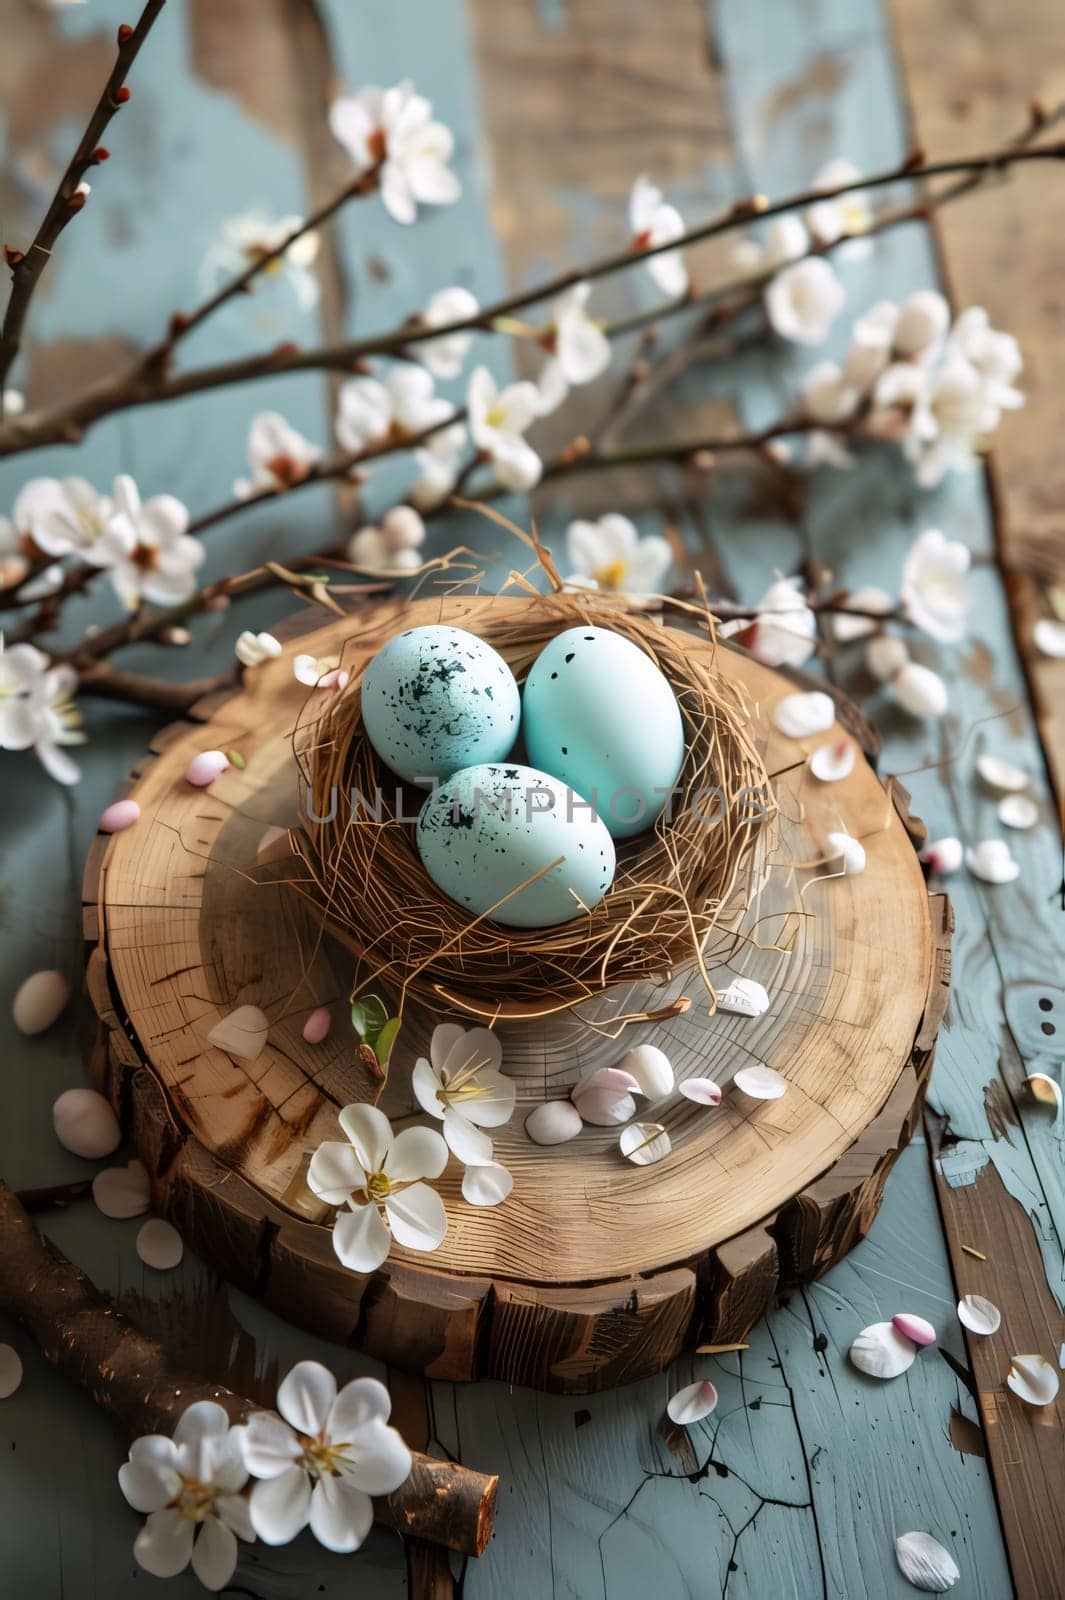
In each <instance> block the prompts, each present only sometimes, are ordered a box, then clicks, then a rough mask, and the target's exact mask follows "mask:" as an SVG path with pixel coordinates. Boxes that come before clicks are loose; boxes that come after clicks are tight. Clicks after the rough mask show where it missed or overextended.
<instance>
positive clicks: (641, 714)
mask: <svg viewBox="0 0 1065 1600" xmlns="http://www.w3.org/2000/svg"><path fill="white" fill-rule="evenodd" d="M522 723H523V727H524V732H525V748H526V750H527V751H528V754H529V760H530V761H531V762H533V763H534V764H535V765H536V766H538V767H542V768H543V770H544V771H545V772H550V773H551V774H552V776H553V777H556V778H560V779H561V780H562V782H563V783H566V784H569V785H570V787H571V788H573V789H576V790H577V793H578V794H583V795H584V796H586V798H587V799H588V800H590V801H592V802H593V803H594V804H595V807H596V810H597V811H598V813H599V815H600V816H601V817H602V819H603V821H604V822H605V823H606V825H607V827H608V828H609V829H610V832H611V833H612V834H613V836H614V838H615V839H627V838H630V837H631V836H632V835H633V834H637V833H643V832H644V830H645V829H647V828H650V827H651V826H652V825H653V824H654V822H655V821H656V820H657V818H658V816H659V814H660V813H661V811H662V809H663V807H664V806H665V803H666V797H667V796H666V791H668V790H669V789H671V788H672V787H673V785H674V784H675V783H676V781H677V778H678V776H679V774H680V769H681V766H682V764H683V762H684V723H683V720H682V718H681V714H680V707H679V706H678V705H677V697H676V695H675V694H674V693H673V690H672V688H671V687H670V685H669V683H668V681H667V680H666V678H665V677H664V676H663V675H662V673H661V672H660V671H659V669H658V667H657V666H656V665H655V663H654V662H653V661H652V660H651V658H650V656H648V655H645V654H644V652H643V651H642V650H641V649H639V648H638V646H637V645H634V644H632V643H631V641H630V640H628V639H626V638H624V637H623V636H622V635H621V634H620V633H613V632H612V631H611V630H610V629H609V628H592V627H585V628H567V630H566V632H565V633H560V634H559V635H558V636H557V637H556V638H554V639H552V640H551V642H550V644H547V645H545V646H544V648H543V649H542V650H541V651H540V654H539V655H538V656H537V658H536V660H535V661H534V662H533V665H532V668H531V670H530V672H529V677H528V680H527V682H526V684H525V695H524V702H523V710H522Z"/></svg>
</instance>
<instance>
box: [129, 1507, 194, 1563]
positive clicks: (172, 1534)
mask: <svg viewBox="0 0 1065 1600" xmlns="http://www.w3.org/2000/svg"><path fill="white" fill-rule="evenodd" d="M192 1536H193V1525H192V1523H191V1522H190V1521H189V1519H188V1518H187V1517H183V1516H182V1515H181V1512H180V1511H153V1512H152V1514H151V1516H150V1517H149V1518H148V1520H147V1522H146V1523H145V1524H144V1527H143V1528H142V1529H141V1531H140V1533H138V1535H137V1537H136V1539H135V1540H134V1542H133V1554H134V1555H135V1556H136V1558H137V1561H138V1562H139V1564H140V1565H141V1566H142V1567H143V1568H144V1570H145V1572H150V1573H151V1574H152V1577H153V1578H173V1577H176V1576H177V1574H178V1573H179V1572H183V1571H184V1570H185V1568H186V1567H187V1566H188V1564H189V1557H190V1556H191V1555H192Z"/></svg>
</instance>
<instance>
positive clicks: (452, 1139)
mask: <svg viewBox="0 0 1065 1600" xmlns="http://www.w3.org/2000/svg"><path fill="white" fill-rule="evenodd" d="M444 1138H445V1139H446V1140H447V1147H448V1149H449V1150H452V1151H454V1153H455V1155H457V1156H458V1158H459V1160H460V1161H462V1162H464V1163H465V1165H466V1166H483V1165H484V1163H485V1162H487V1161H491V1159H492V1141H491V1139H490V1138H489V1137H488V1135H487V1134H486V1133H481V1131H480V1130H479V1129H478V1128H475V1127H474V1125H473V1123H472V1122H471V1121H470V1119H469V1118H468V1117H464V1116H463V1114H462V1112H461V1111H452V1110H447V1111H445V1112H444Z"/></svg>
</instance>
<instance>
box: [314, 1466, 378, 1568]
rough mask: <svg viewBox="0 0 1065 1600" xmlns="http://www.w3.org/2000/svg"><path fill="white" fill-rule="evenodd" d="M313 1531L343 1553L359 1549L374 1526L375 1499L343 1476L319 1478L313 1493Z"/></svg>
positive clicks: (324, 1543)
mask: <svg viewBox="0 0 1065 1600" xmlns="http://www.w3.org/2000/svg"><path fill="white" fill-rule="evenodd" d="M310 1521H311V1532H312V1533H313V1534H314V1537H315V1538H316V1539H317V1540H318V1543H319V1544H322V1545H324V1546H325V1548H326V1549H327V1550H336V1551H338V1552H339V1553H340V1554H341V1555H343V1554H346V1553H347V1552H348V1551H349V1550H357V1549H358V1548H359V1546H360V1545H361V1544H362V1542H363V1540H364V1539H365V1538H366V1535H367V1534H368V1533H369V1531H370V1528H371V1527H372V1526H373V1502H372V1501H371V1499H370V1497H369V1495H367V1494H364V1493H363V1491H362V1490H361V1489H358V1488H356V1487H355V1485H354V1484H350V1483H347V1482H345V1480H344V1479H343V1478H319V1480H318V1482H317V1483H316V1484H315V1486H314V1493H313V1494H312V1495H311V1518H310Z"/></svg>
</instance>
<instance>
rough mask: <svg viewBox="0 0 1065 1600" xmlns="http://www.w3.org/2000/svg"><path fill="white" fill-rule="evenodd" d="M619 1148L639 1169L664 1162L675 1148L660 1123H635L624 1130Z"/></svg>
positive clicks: (619, 1139)
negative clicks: (657, 1162)
mask: <svg viewBox="0 0 1065 1600" xmlns="http://www.w3.org/2000/svg"><path fill="white" fill-rule="evenodd" d="M618 1146H619V1148H620V1150H621V1153H622V1155H623V1156H626V1157H627V1158H628V1159H629V1160H630V1161H632V1162H634V1163H635V1164H636V1166H638V1167H649V1166H651V1165H652V1163H653V1162H655V1161H662V1160H664V1158H665V1157H666V1156H668V1155H669V1153H670V1151H671V1150H672V1148H673V1145H672V1143H671V1141H670V1137H669V1134H668V1133H667V1132H666V1130H665V1128H663V1126H662V1124H661V1123H660V1122H633V1123H631V1124H630V1126H629V1127H627V1128H622V1130H621V1134H620V1136H619V1138H618Z"/></svg>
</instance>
